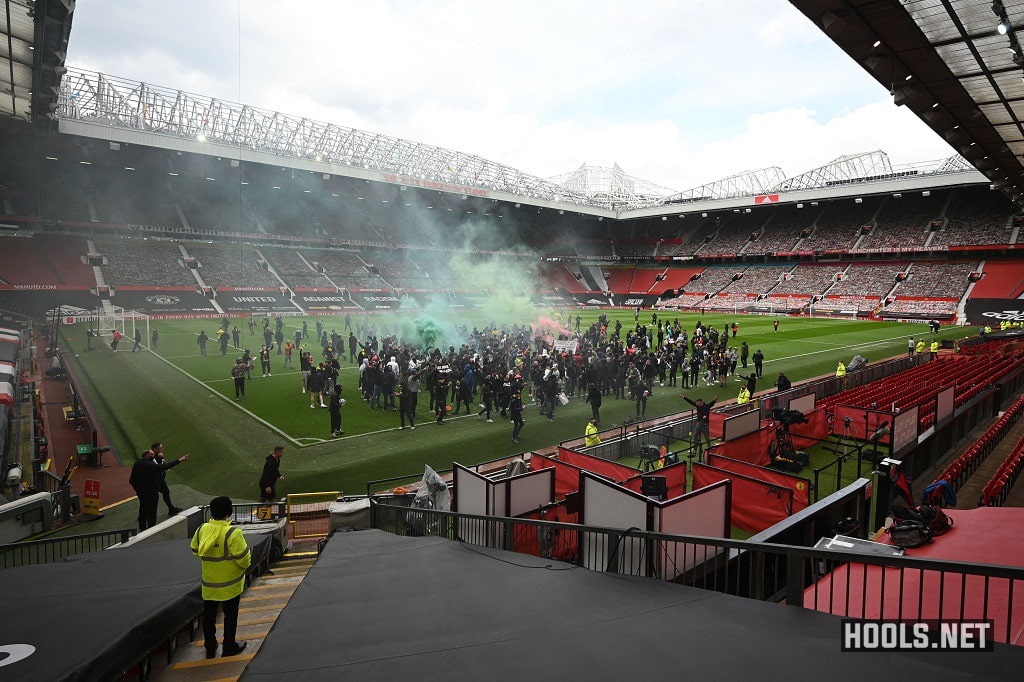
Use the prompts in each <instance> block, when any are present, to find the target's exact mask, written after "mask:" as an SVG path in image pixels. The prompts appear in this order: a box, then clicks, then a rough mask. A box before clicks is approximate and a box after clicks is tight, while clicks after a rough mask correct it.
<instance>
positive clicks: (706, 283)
mask: <svg viewBox="0 0 1024 682" xmlns="http://www.w3.org/2000/svg"><path fill="white" fill-rule="evenodd" d="M746 269H747V268H746V266H744V265H722V266H717V267H710V268H706V269H704V270H703V271H701V273H700V279H695V280H694V281H693V282H691V283H690V285H689V286H687V287H686V290H687V291H688V292H689V293H697V292H702V293H705V294H714V293H717V292H719V291H721V290H722V289H724V288H725V287H726V286H728V285H729V284H730V283H731V282H732V280H733V276H734V275H738V274H740V273H743V272H745V271H746Z"/></svg>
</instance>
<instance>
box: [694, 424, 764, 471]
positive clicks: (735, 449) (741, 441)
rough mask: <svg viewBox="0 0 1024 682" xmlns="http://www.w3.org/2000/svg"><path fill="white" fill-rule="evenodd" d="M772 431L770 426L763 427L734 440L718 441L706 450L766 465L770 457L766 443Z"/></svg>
mask: <svg viewBox="0 0 1024 682" xmlns="http://www.w3.org/2000/svg"><path fill="white" fill-rule="evenodd" d="M772 433H773V430H772V429H771V428H769V427H764V428H762V429H758V430H757V431H754V432H753V433H748V434H747V435H745V436H740V437H739V438H737V439H736V440H730V441H725V442H722V443H719V444H717V445H715V446H714V447H711V448H708V452H717V453H718V454H720V455H725V456H726V457H731V458H732V459H738V460H741V461H743V462H750V463H751V464H757V465H759V466H768V464H770V463H771V458H770V457H769V456H768V445H769V444H770V443H771V440H772Z"/></svg>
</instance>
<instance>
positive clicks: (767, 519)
mask: <svg viewBox="0 0 1024 682" xmlns="http://www.w3.org/2000/svg"><path fill="white" fill-rule="evenodd" d="M725 479H729V480H731V481H732V509H731V511H730V514H731V516H732V525H734V526H736V527H737V528H742V529H743V530H745V531H747V532H748V533H760V532H761V531H763V530H764V529H766V528H769V527H771V526H773V525H775V524H776V523H778V522H779V521H782V520H783V519H785V518H786V517H788V516H789V515H790V513H791V512H792V509H793V491H792V490H791V489H789V488H785V487H780V486H777V485H775V484H773V483H768V482H767V481H762V480H760V479H756V478H751V477H749V476H744V475H742V474H736V473H733V472H731V471H725V470H724V469H718V468H716V467H711V466H708V465H706V464H700V463H695V464H694V465H693V489H694V490H697V489H699V488H703V487H704V486H708V485H711V484H713V483H718V482H719V481H724V480H725Z"/></svg>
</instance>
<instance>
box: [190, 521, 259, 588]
mask: <svg viewBox="0 0 1024 682" xmlns="http://www.w3.org/2000/svg"><path fill="white" fill-rule="evenodd" d="M192 553H193V554H195V555H196V556H198V557H199V558H200V559H201V560H202V562H203V599H206V600H209V601H228V600H229V599H233V598H234V597H237V596H238V595H240V594H242V590H243V589H244V588H245V569H247V568H249V562H250V559H251V557H250V556H249V546H248V545H247V544H246V543H245V537H244V536H243V535H242V531H241V530H239V529H238V527H236V526H232V525H231V522H230V521H228V520H227V519H225V520H223V521H218V520H217V519H213V520H211V521H208V522H206V523H204V524H203V525H202V526H200V527H199V530H197V531H196V534H195V535H194V536H192Z"/></svg>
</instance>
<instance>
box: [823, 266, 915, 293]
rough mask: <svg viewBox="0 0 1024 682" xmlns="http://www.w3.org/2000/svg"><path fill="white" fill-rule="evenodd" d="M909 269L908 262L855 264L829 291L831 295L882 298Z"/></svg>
mask: <svg viewBox="0 0 1024 682" xmlns="http://www.w3.org/2000/svg"><path fill="white" fill-rule="evenodd" d="M906 268H907V262H906V261H900V262H893V263H881V262H874V263H854V264H852V265H851V266H850V267H849V268H847V270H846V272H844V273H843V276H842V277H841V278H840V279H839V281H837V282H836V283H835V284H833V285H832V288H831V289H829V290H828V293H829V295H835V296H841V295H846V294H852V295H855V296H867V297H881V296H885V295H887V294H888V293H889V292H890V291H892V288H893V285H894V284H895V283H896V275H898V274H900V273H901V272H903V271H904V270H906Z"/></svg>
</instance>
